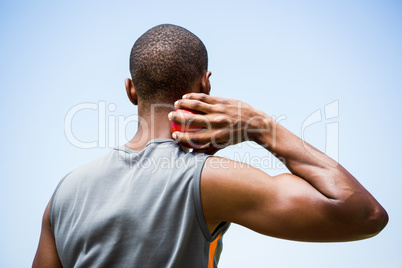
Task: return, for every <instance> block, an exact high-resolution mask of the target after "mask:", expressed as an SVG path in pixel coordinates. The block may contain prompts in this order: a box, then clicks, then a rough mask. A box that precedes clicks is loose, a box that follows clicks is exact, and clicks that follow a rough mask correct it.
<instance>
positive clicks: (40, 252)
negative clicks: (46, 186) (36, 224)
mask: <svg viewBox="0 0 402 268" xmlns="http://www.w3.org/2000/svg"><path fill="white" fill-rule="evenodd" d="M49 208H50V202H49V204H48V205H47V207H46V209H45V213H44V214H43V218H42V231H41V234H40V239H39V245H38V249H37V251H36V255H35V258H34V261H33V263H32V267H34V268H36V267H38V268H47V267H48V268H56V267H63V266H62V265H61V262H60V259H59V255H58V254H57V249H56V242H55V240H54V236H53V232H52V228H51V226H50V217H49Z"/></svg>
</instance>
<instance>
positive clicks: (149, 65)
mask: <svg viewBox="0 0 402 268" xmlns="http://www.w3.org/2000/svg"><path fill="white" fill-rule="evenodd" d="M207 68H208V54H207V49H206V48H205V46H204V44H203V43H202V41H201V40H200V39H199V38H198V37H197V36H196V35H195V34H193V33H191V32H190V31H188V30H186V29H184V28H183V27H180V26H177V25H172V24H161V25H158V26H155V27H153V28H151V29H149V30H148V31H147V32H145V33H144V34H143V35H142V36H140V37H139V38H138V39H137V41H136V42H135V43H134V46H133V48H132V49H131V54H130V73H131V77H132V80H133V83H134V87H135V89H136V91H137V94H138V96H139V98H140V99H141V100H142V101H145V102H149V103H158V102H161V101H173V100H177V99H179V98H181V96H182V95H183V94H185V93H188V92H189V90H190V88H191V87H192V85H193V83H194V82H195V81H196V80H197V78H199V77H200V76H201V75H202V74H203V73H205V72H206V71H207Z"/></svg>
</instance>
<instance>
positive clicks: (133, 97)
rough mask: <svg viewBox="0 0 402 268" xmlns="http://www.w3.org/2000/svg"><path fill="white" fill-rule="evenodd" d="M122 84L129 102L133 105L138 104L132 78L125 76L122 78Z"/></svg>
mask: <svg viewBox="0 0 402 268" xmlns="http://www.w3.org/2000/svg"><path fill="white" fill-rule="evenodd" d="M124 84H125V86H126V92H127V96H128V98H129V99H130V101H131V103H132V104H134V105H138V96H137V91H136V90H135V87H134V83H133V80H131V79H130V78H126V79H125V80H124Z"/></svg>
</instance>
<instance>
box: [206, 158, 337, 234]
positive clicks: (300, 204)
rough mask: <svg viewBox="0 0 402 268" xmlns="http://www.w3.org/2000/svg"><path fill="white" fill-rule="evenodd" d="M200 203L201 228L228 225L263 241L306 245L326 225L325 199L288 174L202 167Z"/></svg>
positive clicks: (231, 165) (220, 163) (218, 163)
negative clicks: (204, 223)
mask: <svg viewBox="0 0 402 268" xmlns="http://www.w3.org/2000/svg"><path fill="white" fill-rule="evenodd" d="M214 162H215V163H214ZM201 199H202V204H203V210H204V215H205V218H206V221H207V224H208V223H213V224H217V223H219V222H221V221H228V222H234V223H237V224H240V225H243V226H245V227H247V228H250V229H252V230H254V231H256V232H259V233H262V234H265V235H269V236H275V237H280V238H285V239H292V240H310V241H311V240H313V241H315V240H320V239H321V238H322V234H320V233H317V231H318V229H317V228H321V229H323V228H327V227H328V225H329V224H330V216H331V213H329V211H328V208H329V207H330V204H329V203H330V201H329V199H327V198H326V197H325V196H323V195H322V194H321V193H319V192H318V191H317V190H316V189H314V188H313V187H312V186H311V185H310V184H309V183H307V182H306V181H305V180H303V179H301V178H299V177H297V176H294V175H292V174H282V175H279V176H276V177H271V176H269V175H268V174H266V173H265V172H263V171H261V170H259V169H256V168H254V167H252V166H249V165H246V164H244V163H239V162H235V161H231V160H228V159H224V158H217V157H211V158H209V159H208V160H207V162H206V163H205V165H204V169H203V172H202V175H201ZM322 232H324V233H325V232H326V230H324V229H323V230H322Z"/></svg>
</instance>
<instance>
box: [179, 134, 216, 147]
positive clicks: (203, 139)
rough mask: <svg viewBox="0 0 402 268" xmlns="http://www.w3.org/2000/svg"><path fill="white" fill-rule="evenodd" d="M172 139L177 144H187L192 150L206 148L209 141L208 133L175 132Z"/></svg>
mask: <svg viewBox="0 0 402 268" xmlns="http://www.w3.org/2000/svg"><path fill="white" fill-rule="evenodd" d="M172 137H173V139H175V140H176V141H178V142H182V143H187V144H189V145H190V146H191V147H192V148H202V147H204V146H207V145H208V144H209V143H210V141H211V133H210V132H203V131H198V132H179V131H176V132H174V133H173V134H172Z"/></svg>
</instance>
